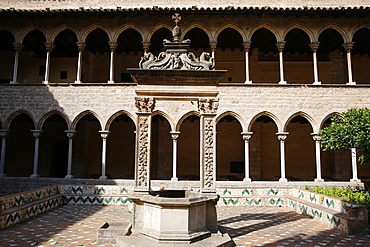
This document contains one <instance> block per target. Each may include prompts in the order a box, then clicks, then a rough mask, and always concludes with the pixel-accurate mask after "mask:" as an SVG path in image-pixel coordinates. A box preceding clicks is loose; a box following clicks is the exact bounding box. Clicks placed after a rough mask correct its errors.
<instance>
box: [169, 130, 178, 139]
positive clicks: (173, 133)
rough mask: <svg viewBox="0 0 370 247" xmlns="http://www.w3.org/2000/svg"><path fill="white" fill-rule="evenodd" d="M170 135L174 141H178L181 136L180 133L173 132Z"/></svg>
mask: <svg viewBox="0 0 370 247" xmlns="http://www.w3.org/2000/svg"><path fill="white" fill-rule="evenodd" d="M170 134H171V138H172V140H177V138H179V136H180V131H171V132H170Z"/></svg>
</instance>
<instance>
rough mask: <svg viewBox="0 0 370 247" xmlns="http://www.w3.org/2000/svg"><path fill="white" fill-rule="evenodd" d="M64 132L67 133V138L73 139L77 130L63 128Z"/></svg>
mask: <svg viewBox="0 0 370 247" xmlns="http://www.w3.org/2000/svg"><path fill="white" fill-rule="evenodd" d="M64 133H66V134H67V137H68V139H73V138H74V137H75V134H76V133H77V131H75V130H65V131H64Z"/></svg>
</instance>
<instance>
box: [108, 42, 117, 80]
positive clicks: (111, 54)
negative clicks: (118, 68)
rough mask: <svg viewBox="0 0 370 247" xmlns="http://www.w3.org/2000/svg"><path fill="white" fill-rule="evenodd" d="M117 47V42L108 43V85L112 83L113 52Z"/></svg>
mask: <svg viewBox="0 0 370 247" xmlns="http://www.w3.org/2000/svg"><path fill="white" fill-rule="evenodd" d="M117 46H118V44H117V42H109V48H110V67H109V81H108V83H114V52H115V51H116V48H117Z"/></svg>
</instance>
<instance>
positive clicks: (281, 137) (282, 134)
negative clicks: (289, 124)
mask: <svg viewBox="0 0 370 247" xmlns="http://www.w3.org/2000/svg"><path fill="white" fill-rule="evenodd" d="M288 134H289V133H288V132H279V133H276V135H277V137H278V140H279V141H281V142H284V141H285V140H286V138H287V137H288Z"/></svg>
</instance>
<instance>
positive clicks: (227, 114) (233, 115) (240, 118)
mask: <svg viewBox="0 0 370 247" xmlns="http://www.w3.org/2000/svg"><path fill="white" fill-rule="evenodd" d="M226 116H232V117H234V118H235V119H236V120H238V122H239V124H240V126H241V127H242V131H243V132H244V130H245V122H244V120H243V118H242V117H241V116H240V115H239V114H237V113H235V112H233V111H225V112H223V113H221V114H220V115H218V116H217V117H216V124H217V123H218V122H219V121H220V120H221V119H222V118H223V117H226Z"/></svg>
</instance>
